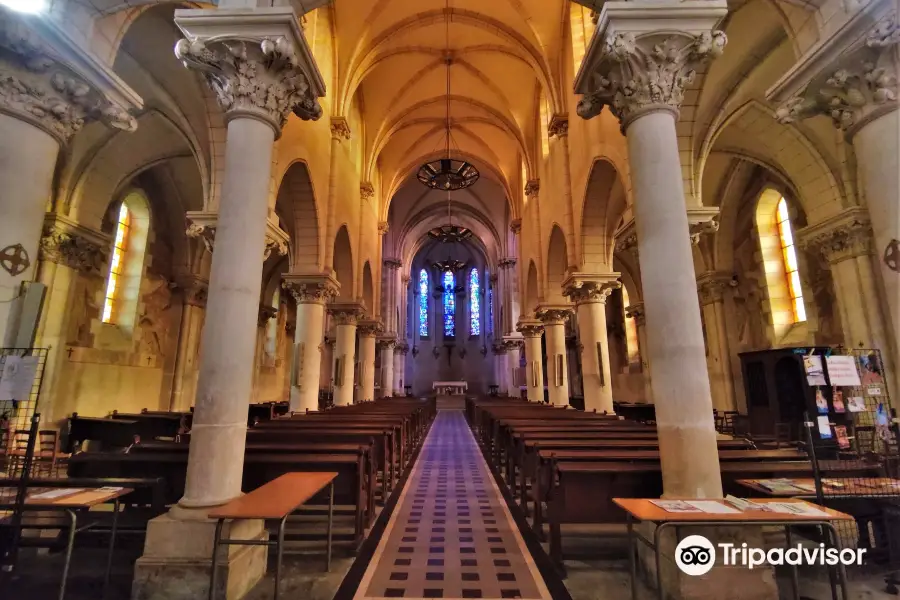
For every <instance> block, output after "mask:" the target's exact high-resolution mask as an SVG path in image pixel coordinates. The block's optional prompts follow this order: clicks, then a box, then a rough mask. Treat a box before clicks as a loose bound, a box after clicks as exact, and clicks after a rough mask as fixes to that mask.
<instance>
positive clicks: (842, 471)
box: [796, 348, 900, 569]
mask: <svg viewBox="0 0 900 600" xmlns="http://www.w3.org/2000/svg"><path fill="white" fill-rule="evenodd" d="M796 350H800V349H796ZM803 360H804V370H805V375H806V380H807V381H806V384H807V386H808V387H809V391H810V392H811V393H807V394H806V397H807V398H810V399H811V400H810V401H809V402H808V406H807V410H806V412H805V415H804V417H805V418H804V425H805V436H804V437H805V445H806V448H807V450H808V452H809V456H810V460H811V462H812V467H813V474H814V482H815V494H816V500H817V502H818V503H819V504H823V505H825V506H829V507H833V508H837V509H838V510H842V511H844V512H848V513H850V514H852V515H853V516H854V517H855V519H856V531H855V532H853V531H850V532H844V535H846V536H848V537H852V538H853V539H845V540H844V544H845V545H849V544H851V543H852V544H858V546H859V547H860V548H866V549H867V565H868V566H869V567H874V568H878V569H885V568H898V567H900V543H898V542H900V541H898V539H897V536H898V534H900V530H898V526H897V525H898V520H897V518H896V516H897V515H898V514H900V452H898V439H900V430H898V424H897V418H896V411H895V410H894V409H892V408H891V399H890V396H889V392H888V388H887V385H886V384H885V372H884V367H883V362H882V359H881V352H880V351H878V350H872V349H856V350H850V349H845V348H832V349H828V350H826V351H825V352H822V353H813V352H810V353H809V354H808V355H806V356H804V357H803Z"/></svg>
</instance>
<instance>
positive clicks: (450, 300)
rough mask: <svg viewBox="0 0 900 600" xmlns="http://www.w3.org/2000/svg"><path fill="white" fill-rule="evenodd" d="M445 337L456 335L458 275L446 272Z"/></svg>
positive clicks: (444, 281)
mask: <svg viewBox="0 0 900 600" xmlns="http://www.w3.org/2000/svg"><path fill="white" fill-rule="evenodd" d="M443 284H444V337H446V338H452V337H456V277H454V276H453V271H445V272H444V280H443Z"/></svg>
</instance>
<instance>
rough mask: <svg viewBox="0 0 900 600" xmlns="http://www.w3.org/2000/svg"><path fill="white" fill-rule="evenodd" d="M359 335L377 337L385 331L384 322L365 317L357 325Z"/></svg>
mask: <svg viewBox="0 0 900 600" xmlns="http://www.w3.org/2000/svg"><path fill="white" fill-rule="evenodd" d="M356 331H357V332H358V333H359V337H361V338H363V337H376V336H379V335H381V334H382V333H384V323H382V322H381V321H377V320H375V319H365V320H363V321H360V322H359V324H358V325H357V326H356Z"/></svg>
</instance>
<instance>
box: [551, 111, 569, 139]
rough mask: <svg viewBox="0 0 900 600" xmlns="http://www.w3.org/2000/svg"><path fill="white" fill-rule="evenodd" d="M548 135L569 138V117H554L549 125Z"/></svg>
mask: <svg viewBox="0 0 900 600" xmlns="http://www.w3.org/2000/svg"><path fill="white" fill-rule="evenodd" d="M547 135H548V136H549V137H557V138H560V139H562V138H566V137H569V117H568V116H567V115H553V117H552V118H551V119H550V123H549V124H548V125H547Z"/></svg>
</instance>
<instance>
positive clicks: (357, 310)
mask: <svg viewBox="0 0 900 600" xmlns="http://www.w3.org/2000/svg"><path fill="white" fill-rule="evenodd" d="M327 310H328V314H329V315H331V319H332V321H334V324H335V325H356V324H357V323H358V322H359V320H360V319H361V318H362V317H363V315H365V312H366V308H365V307H364V306H363V305H362V304H360V303H359V302H332V303H331V304H329V305H328V309H327Z"/></svg>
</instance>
